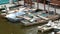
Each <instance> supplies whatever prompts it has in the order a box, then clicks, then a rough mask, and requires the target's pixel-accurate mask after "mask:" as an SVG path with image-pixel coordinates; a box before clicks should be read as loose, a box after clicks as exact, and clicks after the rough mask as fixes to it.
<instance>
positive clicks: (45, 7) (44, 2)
mask: <svg viewBox="0 0 60 34" xmlns="http://www.w3.org/2000/svg"><path fill="white" fill-rule="evenodd" d="M45 1H46V0H44V11H45V10H46V7H45V3H46V2H45Z"/></svg>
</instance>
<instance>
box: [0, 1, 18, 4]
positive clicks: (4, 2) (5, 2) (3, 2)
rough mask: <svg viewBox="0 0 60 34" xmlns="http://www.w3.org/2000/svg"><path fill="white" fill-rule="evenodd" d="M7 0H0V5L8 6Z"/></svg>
mask: <svg viewBox="0 0 60 34" xmlns="http://www.w3.org/2000/svg"><path fill="white" fill-rule="evenodd" d="M16 1H17V0H14V2H16ZM8 3H9V0H0V5H2V4H8Z"/></svg>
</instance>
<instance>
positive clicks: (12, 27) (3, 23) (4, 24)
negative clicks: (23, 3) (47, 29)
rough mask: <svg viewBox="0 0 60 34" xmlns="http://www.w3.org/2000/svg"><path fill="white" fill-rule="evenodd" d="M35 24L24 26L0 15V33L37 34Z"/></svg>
mask: <svg viewBox="0 0 60 34" xmlns="http://www.w3.org/2000/svg"><path fill="white" fill-rule="evenodd" d="M37 32H38V29H37V26H27V27H24V26H22V25H21V24H20V23H11V22H9V21H7V20H6V19H4V18H2V17H1V16H0V34H37Z"/></svg>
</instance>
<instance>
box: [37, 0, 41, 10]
mask: <svg viewBox="0 0 60 34" xmlns="http://www.w3.org/2000/svg"><path fill="white" fill-rule="evenodd" d="M36 1H37V9H39V2H40V0H36Z"/></svg>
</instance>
